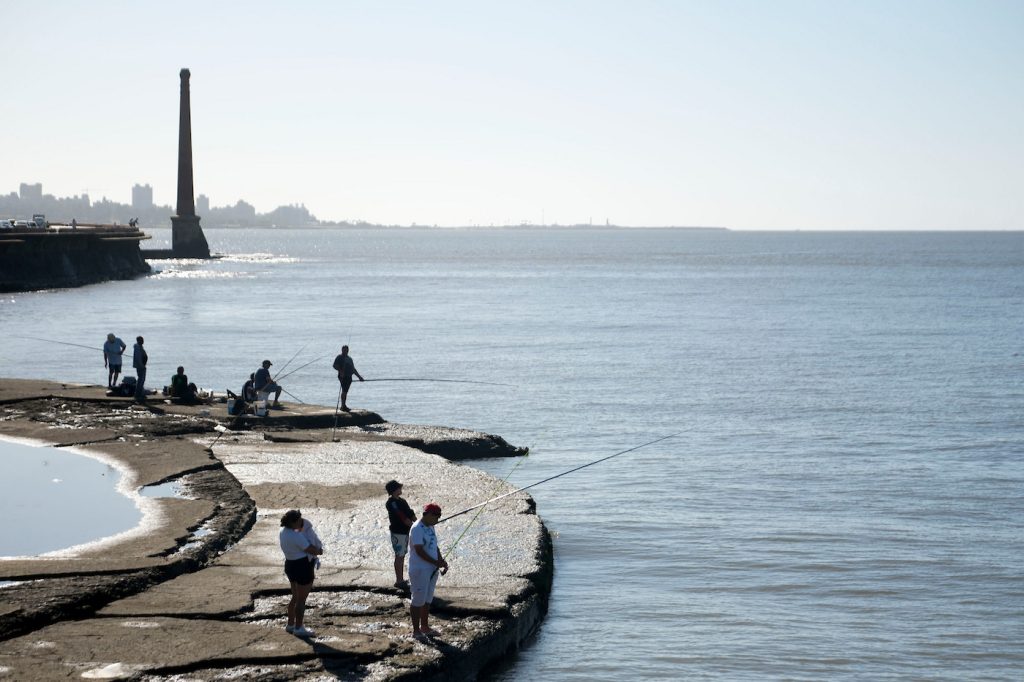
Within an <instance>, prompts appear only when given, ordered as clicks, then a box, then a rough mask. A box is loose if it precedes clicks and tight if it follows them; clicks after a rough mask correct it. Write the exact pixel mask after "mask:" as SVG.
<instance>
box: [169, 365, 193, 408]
mask: <svg viewBox="0 0 1024 682" xmlns="http://www.w3.org/2000/svg"><path fill="white" fill-rule="evenodd" d="M171 398H172V399H176V400H177V401H178V402H180V403H182V404H185V405H195V404H196V403H198V402H199V389H198V388H197V387H196V385H195V384H190V383H189V382H188V375H187V374H185V368H184V367H182V366H180V365H179V366H178V373H177V374H175V375H174V376H172V377H171Z"/></svg>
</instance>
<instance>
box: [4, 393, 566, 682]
mask: <svg viewBox="0 0 1024 682" xmlns="http://www.w3.org/2000/svg"><path fill="white" fill-rule="evenodd" d="M334 419H335V414H334V411H333V409H332V408H324V407H316V406H308V405H292V404H286V405H285V409H283V410H280V411H276V410H275V411H271V412H270V413H269V416H268V417H265V418H257V417H252V416H249V417H244V418H235V417H229V416H228V415H227V413H226V408H225V405H224V404H223V403H221V404H216V403H215V404H212V405H196V406H183V405H175V404H170V403H166V402H164V401H163V400H159V399H157V400H153V401H152V402H151V403H150V404H148V405H145V406H140V405H133V404H132V403H131V402H130V401H129V400H128V399H125V398H113V397H108V396H106V391H105V389H104V388H102V387H97V386H83V385H75V384H61V383H53V382H45V381H25V380H12V379H4V380H0V436H6V437H12V438H28V439H32V440H34V441H37V442H39V443H40V444H48V445H53V446H57V447H69V446H74V447H75V449H76V450H77V451H80V452H84V453H93V454H95V455H97V456H100V457H102V458H104V459H106V460H107V461H114V462H116V463H117V465H118V466H119V467H120V468H121V469H122V470H123V471H124V472H125V473H124V474H123V475H125V476H127V477H128V481H127V482H128V483H129V485H130V486H131V487H134V488H138V487H142V486H148V485H155V484H160V483H166V482H171V481H173V482H176V483H177V484H179V489H180V491H181V494H180V495H179V496H177V497H166V498H157V499H155V500H153V502H155V505H149V506H147V508H146V509H147V511H145V515H144V518H143V522H142V523H141V524H140V526H139V527H138V528H137V529H136V531H132V532H129V533H127V534H125V535H122V536H117V538H115V539H114V540H113V541H110V542H105V543H99V544H91V545H86V546H83V548H78V549H75V550H73V551H70V552H69V551H61V552H52V553H49V554H47V555H43V556H36V557H14V558H10V557H8V558H3V559H0V680H3V679H17V680H55V679H76V680H79V679H83V678H84V679H138V680H160V679H175V680H181V679H188V680H221V679H247V680H305V679H353V680H357V679H368V680H403V679H417V680H419V679H423V680H460V679H473V678H474V677H476V676H477V675H478V674H479V672H480V671H481V670H483V669H484V668H486V666H488V665H489V664H492V663H494V662H497V661H499V660H500V659H502V658H503V657H505V656H507V655H509V654H510V653H511V652H514V651H515V650H516V649H517V648H518V647H519V646H520V645H521V644H522V643H523V642H524V641H525V640H526V638H528V637H529V636H530V635H531V634H532V633H533V632H534V631H535V630H536V628H537V626H538V625H539V624H540V622H541V619H542V618H543V616H544V614H545V612H546V609H547V600H548V594H549V592H550V589H551V582H552V572H553V561H552V548H551V540H550V537H549V535H548V532H547V530H546V529H545V527H544V524H543V522H542V521H541V520H540V518H539V517H538V516H537V514H536V509H535V506H534V503H533V500H532V499H531V498H530V497H529V495H527V494H526V493H517V494H515V495H512V496H510V497H508V498H505V499H503V500H501V501H500V502H499V503H496V504H494V505H489V506H488V507H486V509H485V511H484V512H483V513H482V514H481V515H480V516H479V517H478V518H477V519H476V521H473V522H472V526H471V527H470V528H469V530H468V532H466V534H465V535H464V537H463V538H462V539H461V541H460V542H459V544H458V545H457V547H456V548H455V550H454V551H453V552H451V553H450V554H449V556H448V561H449V562H450V564H451V571H449V573H448V574H447V575H446V576H444V577H442V578H441V579H440V581H439V583H438V588H437V596H436V597H435V600H434V604H433V608H432V611H431V613H432V624H433V625H434V626H435V627H436V628H437V629H439V630H441V635H440V636H439V637H437V638H436V639H434V640H433V641H431V642H429V643H421V642H418V641H416V640H414V639H412V637H411V636H410V634H411V626H410V622H409V613H408V611H409V600H408V595H407V594H405V593H403V592H402V591H400V590H398V589H396V588H394V587H392V583H393V582H394V571H393V567H392V558H393V555H392V552H391V548H390V541H389V536H388V529H387V517H386V513H385V510H384V501H385V499H386V495H385V493H384V483H385V482H386V481H388V480H389V479H391V478H397V479H398V480H400V481H402V483H403V484H404V486H405V487H404V496H405V498H406V499H407V500H409V502H410V504H412V505H413V507H414V508H415V509H417V511H419V509H420V508H422V506H423V505H424V504H425V503H427V502H438V503H439V504H441V505H442V506H443V507H444V509H445V511H446V512H449V513H450V512H454V511H456V510H459V509H463V508H466V507H469V506H472V505H474V504H476V503H479V502H481V501H483V500H485V499H489V498H490V497H493V496H494V495H498V494H501V493H502V492H507V491H510V490H511V489H512V488H511V487H510V486H508V485H507V484H505V483H503V482H501V481H498V480H497V479H494V478H493V477H491V476H488V475H486V474H484V473H482V472H480V471H477V470H475V469H472V468H470V467H466V466H463V465H460V464H458V463H453V462H451V461H449V460H452V459H464V458H470V457H491V456H517V455H522V454H524V451H522V450H520V449H518V448H515V447H513V446H510V445H509V444H508V443H506V442H505V441H504V440H503V439H501V438H499V437H496V436H490V435H487V434H482V433H478V432H472V431H464V430H459V429H449V428H442V427H420V426H408V425H401V424H392V423H389V422H386V421H385V420H384V419H382V418H381V417H380V416H379V415H377V414H375V413H373V412H367V411H360V410H356V411H353V412H351V413H341V415H340V417H339V419H338V428H337V431H336V432H335V430H334ZM40 504H46V500H45V499H41V500H40ZM290 508H298V509H301V510H302V512H303V515H304V516H305V517H306V518H308V519H310V520H311V521H312V522H313V523H314V524H315V525H316V528H317V531H318V533H319V535H320V537H321V538H322V539H323V541H324V544H325V550H326V551H325V555H324V556H323V558H322V559H323V565H322V567H321V569H320V570H319V571H318V573H317V579H316V582H315V585H314V591H313V593H312V595H311V596H310V599H309V602H308V605H309V609H308V611H307V616H306V622H307V624H308V626H309V627H310V628H311V629H313V630H314V631H315V633H316V634H315V636H314V637H313V638H312V639H300V638H298V637H294V636H292V635H290V634H288V633H286V632H285V629H284V625H285V605H286V604H287V601H288V593H289V590H288V583H287V579H286V578H285V576H284V575H283V571H282V565H283V558H282V555H281V551H280V548H279V547H278V542H277V535H278V531H279V530H280V526H279V518H280V516H281V514H282V513H283V512H284V511H285V510H287V509H290ZM472 519H473V515H471V514H466V515H463V516H460V517H457V518H456V519H453V520H452V521H451V522H449V523H442V524H441V525H439V526H438V537H439V539H440V544H441V548H442V550H443V551H444V550H447V549H448V548H449V547H450V546H451V544H452V543H453V542H454V541H455V539H456V538H457V537H459V535H460V534H461V533H462V531H463V530H464V529H466V527H467V524H470V523H471V521H472Z"/></svg>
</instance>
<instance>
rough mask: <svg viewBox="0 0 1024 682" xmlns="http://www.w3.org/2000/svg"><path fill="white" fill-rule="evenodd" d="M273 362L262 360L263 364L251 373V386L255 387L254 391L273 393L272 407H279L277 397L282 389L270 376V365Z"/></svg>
mask: <svg viewBox="0 0 1024 682" xmlns="http://www.w3.org/2000/svg"><path fill="white" fill-rule="evenodd" d="M272 364H274V363H272V362H271V361H270V360H264V361H263V365H262V366H261V367H260V368H259V369H258V370H256V373H255V374H254V375H253V388H255V389H256V393H270V392H273V393H274V405H273V407H281V403H280V402H279V400H278V399H279V398H280V397H281V391H282V390H284V389H282V388H281V387H280V386H278V385H277V384H276V383H274V380H273V379H272V378H271V377H270V366H271V365H272Z"/></svg>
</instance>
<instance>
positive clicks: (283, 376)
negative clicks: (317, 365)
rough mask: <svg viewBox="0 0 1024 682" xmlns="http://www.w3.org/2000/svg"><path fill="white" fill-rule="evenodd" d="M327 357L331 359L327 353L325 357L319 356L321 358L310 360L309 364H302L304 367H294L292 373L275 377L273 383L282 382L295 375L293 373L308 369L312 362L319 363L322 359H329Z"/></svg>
mask: <svg viewBox="0 0 1024 682" xmlns="http://www.w3.org/2000/svg"><path fill="white" fill-rule="evenodd" d="M329 357H331V354H330V353H329V354H327V355H321V356H319V357H316V358H313V359H312V360H310V361H309V362H307V363H306V364H304V365H301V366H299V367H296V368H295V369H293V370H292V371H290V372H288V373H286V374H282V375H281V376H279V377H277V379H275V380H274V381H278V380H282V381H283V380H284V379H287V378H288V377H290V376H291V375H293V374H295V373H296V372H298V371H299V370H302V369H305V368H307V367H309V366H310V365H312V364H313V363H314V362H319V361H320V360H323V359H324V358H329Z"/></svg>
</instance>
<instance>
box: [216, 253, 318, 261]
mask: <svg viewBox="0 0 1024 682" xmlns="http://www.w3.org/2000/svg"><path fill="white" fill-rule="evenodd" d="M220 261H221V262H223V263H298V262H299V259H298V258H293V257H291V256H281V255H277V254H273V253H232V254H225V255H224V256H222V257H221V258H220Z"/></svg>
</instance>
